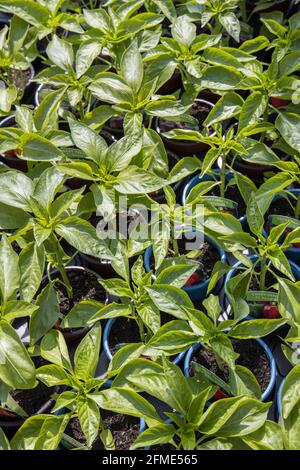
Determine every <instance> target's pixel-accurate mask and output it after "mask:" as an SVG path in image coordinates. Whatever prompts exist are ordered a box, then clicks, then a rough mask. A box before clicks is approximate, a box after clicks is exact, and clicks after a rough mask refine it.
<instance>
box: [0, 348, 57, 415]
mask: <svg viewBox="0 0 300 470" xmlns="http://www.w3.org/2000/svg"><path fill="white" fill-rule="evenodd" d="M32 360H33V362H34V364H35V367H36V368H39V367H42V366H44V365H46V364H48V362H47V361H45V360H44V359H43V358H42V357H40V356H37V357H33V358H32ZM56 390H57V387H47V386H46V385H44V384H43V383H42V382H39V384H38V385H37V387H35V388H33V389H31V390H13V391H12V392H11V396H12V397H13V399H14V400H15V401H16V402H17V403H18V404H19V405H20V406H21V407H22V408H23V410H24V411H26V413H27V414H28V415H29V416H32V415H34V414H36V413H37V412H38V411H39V410H40V409H41V408H42V407H43V406H44V405H45V404H46V403H47V401H48V400H50V399H51V395H52V394H53V393H55V391H56ZM15 416H16V415H15ZM16 418H17V419H19V417H18V416H16ZM0 419H1V420H2V419H5V417H4V416H1V414H0ZM7 419H8V420H10V421H11V420H12V419H13V418H9V417H7Z"/></svg>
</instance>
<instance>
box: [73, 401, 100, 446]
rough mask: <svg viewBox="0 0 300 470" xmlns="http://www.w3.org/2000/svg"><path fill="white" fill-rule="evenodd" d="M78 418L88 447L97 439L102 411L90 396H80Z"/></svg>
mask: <svg viewBox="0 0 300 470" xmlns="http://www.w3.org/2000/svg"><path fill="white" fill-rule="evenodd" d="M77 410H78V419H79V422H80V426H81V429H82V431H83V434H84V437H85V438H86V442H87V445H88V447H91V445H92V444H93V442H94V440H95V439H96V437H97V435H98V432H99V427H100V411H99V408H98V406H97V404H96V403H95V402H94V401H93V400H91V398H89V397H85V396H80V397H79V398H78V400H77Z"/></svg>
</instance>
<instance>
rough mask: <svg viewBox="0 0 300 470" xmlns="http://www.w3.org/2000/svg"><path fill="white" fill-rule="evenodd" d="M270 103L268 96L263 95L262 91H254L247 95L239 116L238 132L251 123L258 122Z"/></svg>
mask: <svg viewBox="0 0 300 470" xmlns="http://www.w3.org/2000/svg"><path fill="white" fill-rule="evenodd" d="M267 105H268V98H267V96H265V95H263V94H262V93H261V92H260V91H254V92H252V93H251V95H249V96H248V97H247V99H246V100H245V103H244V105H243V106H242V109H241V114H240V118H239V127H238V132H243V129H244V128H247V127H248V126H249V125H250V124H253V123H254V122H257V121H258V119H259V118H260V116H261V115H262V114H263V113H264V111H265V109H266V107H267Z"/></svg>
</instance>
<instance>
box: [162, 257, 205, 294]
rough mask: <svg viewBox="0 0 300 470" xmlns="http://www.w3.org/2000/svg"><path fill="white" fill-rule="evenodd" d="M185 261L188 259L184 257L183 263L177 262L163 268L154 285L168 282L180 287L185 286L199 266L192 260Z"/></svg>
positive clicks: (170, 284)
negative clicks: (189, 261)
mask: <svg viewBox="0 0 300 470" xmlns="http://www.w3.org/2000/svg"><path fill="white" fill-rule="evenodd" d="M185 261H188V260H184V259H182V260H181V262H182V264H176V265H175V266H169V267H168V268H166V269H163V270H162V271H161V272H160V274H159V275H158V276H157V278H156V280H155V283H154V285H157V284H167V285H169V286H174V287H178V288H181V287H183V286H184V285H185V283H186V281H187V280H188V279H189V278H190V276H191V275H192V274H193V273H194V272H195V270H196V269H197V267H198V263H195V262H193V261H192V260H191V261H192V262H191V263H188V262H186V263H185Z"/></svg>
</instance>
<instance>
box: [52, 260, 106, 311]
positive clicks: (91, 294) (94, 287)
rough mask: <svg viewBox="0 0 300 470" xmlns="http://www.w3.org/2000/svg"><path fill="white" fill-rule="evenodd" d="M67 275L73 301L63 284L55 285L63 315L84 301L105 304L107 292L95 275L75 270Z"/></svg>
mask: <svg viewBox="0 0 300 470" xmlns="http://www.w3.org/2000/svg"><path fill="white" fill-rule="evenodd" d="M67 274H68V278H69V281H70V283H71V286H72V288H73V299H69V297H68V295H67V290H66V288H65V287H64V286H63V285H62V284H60V283H55V285H54V287H55V289H56V291H57V292H58V295H59V300H60V302H59V305H60V311H61V313H62V314H63V315H67V314H68V313H69V311H70V310H71V309H72V307H73V306H74V304H76V303H77V302H81V301H82V300H98V301H100V302H103V303H104V302H105V300H106V292H105V290H104V289H103V287H101V285H100V284H99V282H98V280H97V277H96V276H95V275H94V274H93V273H90V272H88V271H81V270H77V269H74V270H69V271H67Z"/></svg>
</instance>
